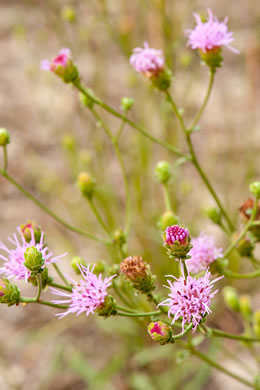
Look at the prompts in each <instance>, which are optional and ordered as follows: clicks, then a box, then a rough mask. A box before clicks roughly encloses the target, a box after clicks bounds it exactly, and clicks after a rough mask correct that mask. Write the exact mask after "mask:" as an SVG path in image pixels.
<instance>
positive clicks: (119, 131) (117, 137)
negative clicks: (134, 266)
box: [115, 120, 126, 142]
mask: <svg viewBox="0 0 260 390" xmlns="http://www.w3.org/2000/svg"><path fill="white" fill-rule="evenodd" d="M125 125H126V123H125V120H122V122H121V125H120V127H119V129H118V132H117V133H116V136H115V141H116V142H118V140H119V138H120V137H121V134H122V132H123V130H124V128H125Z"/></svg>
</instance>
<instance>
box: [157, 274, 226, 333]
mask: <svg viewBox="0 0 260 390" xmlns="http://www.w3.org/2000/svg"><path fill="white" fill-rule="evenodd" d="M182 273H183V270H182ZM167 276H169V277H172V278H174V279H175V281H174V282H172V281H170V280H167V282H168V283H169V286H170V287H168V286H165V287H167V288H169V289H170V294H169V298H168V299H166V300H165V301H163V302H162V303H160V304H159V305H162V306H169V311H168V316H169V318H170V317H171V316H172V315H174V317H173V320H172V324H173V323H174V322H175V321H177V320H178V319H179V318H180V317H181V318H182V330H183V331H184V325H185V324H190V323H191V322H192V324H193V331H195V330H196V328H197V326H198V325H199V323H200V321H201V320H202V318H203V317H204V316H205V315H206V314H209V313H211V310H210V308H209V305H210V301H211V299H212V298H213V297H214V295H215V294H216V293H217V292H218V290H215V291H213V292H211V289H212V286H213V284H214V283H215V282H216V281H217V280H219V279H221V278H223V276H221V277H219V278H217V279H215V280H212V281H211V273H210V272H209V271H208V270H207V271H206V273H205V275H204V276H202V277H201V278H199V279H195V278H194V277H192V276H190V275H188V276H187V278H186V279H185V277H184V274H183V276H180V277H179V278H178V279H177V278H176V277H175V276H172V275H167Z"/></svg>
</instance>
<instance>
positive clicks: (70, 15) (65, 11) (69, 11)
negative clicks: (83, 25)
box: [61, 5, 76, 23]
mask: <svg viewBox="0 0 260 390" xmlns="http://www.w3.org/2000/svg"><path fill="white" fill-rule="evenodd" d="M61 16H62V18H63V19H64V20H65V21H66V22H70V23H72V22H75V20H76V11H75V8H73V7H72V6H70V5H65V6H64V7H63V8H62V12H61Z"/></svg>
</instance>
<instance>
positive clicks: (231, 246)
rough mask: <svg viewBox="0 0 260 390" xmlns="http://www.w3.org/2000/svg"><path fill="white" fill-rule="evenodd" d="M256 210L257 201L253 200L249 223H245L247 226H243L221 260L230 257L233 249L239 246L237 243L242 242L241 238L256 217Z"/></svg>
mask: <svg viewBox="0 0 260 390" xmlns="http://www.w3.org/2000/svg"><path fill="white" fill-rule="evenodd" d="M257 208H258V199H256V200H255V203H254V208H253V211H252V214H251V217H250V219H249V221H248V222H247V224H246V225H245V227H244V229H243V230H242V232H241V233H240V234H239V236H238V238H237V240H236V241H235V242H234V243H233V244H231V245H230V246H229V247H228V248H227V250H226V251H225V253H224V254H223V258H226V257H228V256H229V255H230V253H231V252H232V251H233V249H234V248H235V247H236V246H237V245H238V244H239V242H240V241H241V240H242V238H244V237H245V235H246V233H247V231H248V229H249V228H250V227H251V225H252V222H253V221H254V219H255V217H256V213H257Z"/></svg>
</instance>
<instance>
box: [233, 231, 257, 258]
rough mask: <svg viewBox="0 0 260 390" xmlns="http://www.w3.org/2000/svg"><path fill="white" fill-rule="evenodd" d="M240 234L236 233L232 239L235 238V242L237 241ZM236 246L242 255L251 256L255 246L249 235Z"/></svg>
mask: <svg viewBox="0 0 260 390" xmlns="http://www.w3.org/2000/svg"><path fill="white" fill-rule="evenodd" d="M238 236H239V234H238V233H235V234H234V235H233V237H232V240H234V242H235V241H236V239H237V238H238ZM236 248H237V250H238V252H239V253H240V255H241V256H251V254H252V252H253V250H254V248H255V246H254V245H253V244H252V243H251V241H250V239H249V238H248V237H245V238H243V239H242V240H240V241H239V243H238V244H237V246H236Z"/></svg>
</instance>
